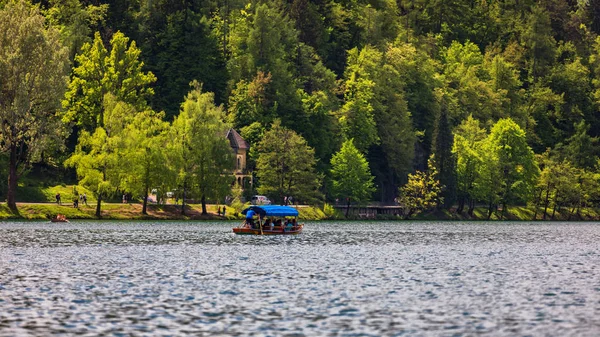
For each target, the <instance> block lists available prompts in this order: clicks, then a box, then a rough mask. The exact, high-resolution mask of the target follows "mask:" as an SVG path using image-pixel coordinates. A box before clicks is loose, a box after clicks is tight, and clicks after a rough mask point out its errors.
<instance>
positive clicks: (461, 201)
mask: <svg viewBox="0 0 600 337" xmlns="http://www.w3.org/2000/svg"><path fill="white" fill-rule="evenodd" d="M485 137H486V132H485V130H484V129H482V128H481V127H480V124H479V121H478V120H476V119H474V118H473V117H472V116H469V117H467V119H466V120H465V121H463V122H462V123H461V124H460V125H459V126H458V127H457V128H456V131H455V134H454V144H453V147H452V153H453V154H454V155H455V156H456V190H457V198H458V209H457V212H458V213H461V212H462V211H463V209H464V206H465V203H468V205H469V210H468V213H469V214H472V212H473V208H474V207H475V201H476V198H477V194H476V182H478V181H479V180H480V174H481V173H482V172H481V169H482V166H483V156H482V155H483V153H482V149H481V147H482V141H483V140H484V139H485Z"/></svg>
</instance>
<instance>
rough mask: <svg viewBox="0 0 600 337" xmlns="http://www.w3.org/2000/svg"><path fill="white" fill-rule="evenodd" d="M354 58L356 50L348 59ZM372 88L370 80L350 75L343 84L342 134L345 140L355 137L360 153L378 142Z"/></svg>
mask: <svg viewBox="0 0 600 337" xmlns="http://www.w3.org/2000/svg"><path fill="white" fill-rule="evenodd" d="M354 56H358V50H356V49H353V50H352V51H351V52H350V59H353V57H354ZM350 62H351V61H350ZM374 86H375V82H373V81H372V80H370V79H368V78H365V77H358V76H357V75H356V73H354V72H353V73H351V74H350V76H349V78H348V80H346V83H345V88H346V90H345V92H344V100H345V103H344V105H343V106H342V108H341V110H340V112H339V114H340V125H341V127H342V133H343V134H344V136H345V137H346V138H347V139H348V138H350V137H355V138H356V139H357V141H356V147H357V148H358V149H359V150H360V151H362V152H366V151H367V149H368V148H369V146H371V145H373V144H376V143H377V142H378V141H379V137H378V136H377V128H376V125H375V119H374V117H373V105H372V104H371V100H372V99H373V87H374Z"/></svg>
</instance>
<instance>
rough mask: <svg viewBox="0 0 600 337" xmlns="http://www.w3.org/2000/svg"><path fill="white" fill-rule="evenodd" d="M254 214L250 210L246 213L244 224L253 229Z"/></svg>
mask: <svg viewBox="0 0 600 337" xmlns="http://www.w3.org/2000/svg"><path fill="white" fill-rule="evenodd" d="M254 214H256V213H255V212H254V211H253V210H251V209H250V210H248V212H246V223H247V224H249V225H250V228H254Z"/></svg>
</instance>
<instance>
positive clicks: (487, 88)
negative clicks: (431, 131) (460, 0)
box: [438, 41, 505, 125]
mask: <svg viewBox="0 0 600 337" xmlns="http://www.w3.org/2000/svg"><path fill="white" fill-rule="evenodd" d="M443 57H444V59H443V62H444V69H443V77H442V80H443V82H444V86H443V88H441V89H440V93H439V94H438V95H439V96H441V97H443V99H440V101H441V103H442V107H441V108H442V109H446V110H447V111H448V117H449V119H450V121H451V124H452V125H458V124H459V123H460V122H461V121H462V120H464V119H465V118H466V117H467V116H469V115H473V117H474V118H477V119H479V120H480V121H482V122H487V121H490V120H497V119H499V118H501V117H504V116H505V112H504V111H503V110H502V101H503V99H504V96H503V95H504V94H505V92H503V91H495V90H493V84H492V83H490V78H491V76H490V74H489V72H488V71H487V69H486V68H485V67H484V56H483V55H482V54H481V52H480V50H479V48H478V47H477V45H475V44H474V43H472V42H466V43H464V44H461V43H458V42H456V41H455V42H452V44H451V45H450V47H448V48H447V49H446V50H445V52H444V53H443Z"/></svg>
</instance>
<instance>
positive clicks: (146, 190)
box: [142, 186, 148, 215]
mask: <svg viewBox="0 0 600 337" xmlns="http://www.w3.org/2000/svg"><path fill="white" fill-rule="evenodd" d="M147 207H148V186H146V188H145V189H144V203H143V204H142V214H144V215H148V212H147Z"/></svg>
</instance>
